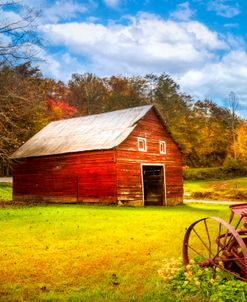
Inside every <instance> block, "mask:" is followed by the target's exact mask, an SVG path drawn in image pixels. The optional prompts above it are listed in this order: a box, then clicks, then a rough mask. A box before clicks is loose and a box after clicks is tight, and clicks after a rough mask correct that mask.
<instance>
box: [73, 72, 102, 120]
mask: <svg viewBox="0 0 247 302" xmlns="http://www.w3.org/2000/svg"><path fill="white" fill-rule="evenodd" d="M68 87H69V100H70V103H71V105H73V106H76V107H77V109H78V112H79V113H80V114H81V115H88V114H94V113H99V112H102V111H104V103H105V98H106V94H107V91H106V87H105V85H104V82H103V80H102V79H101V78H99V77H97V76H95V75H93V74H91V73H86V74H83V75H80V74H73V75H72V78H71V80H70V81H69V84H68Z"/></svg>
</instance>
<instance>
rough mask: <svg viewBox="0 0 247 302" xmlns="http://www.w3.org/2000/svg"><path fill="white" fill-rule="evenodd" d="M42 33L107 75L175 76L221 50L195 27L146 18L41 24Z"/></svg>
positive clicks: (220, 44)
mask: <svg viewBox="0 0 247 302" xmlns="http://www.w3.org/2000/svg"><path fill="white" fill-rule="evenodd" d="M43 31H44V33H45V36H46V38H47V39H49V41H50V43H53V44H55V45H63V46H65V47H67V48H69V49H70V51H71V52H72V53H74V54H76V55H79V56H80V55H82V56H87V57H88V58H90V59H91V66H101V65H102V64H103V65H104V68H103V69H101V70H102V71H103V72H104V73H107V74H108V73H111V72H115V73H119V72H122V73H125V72H126V71H127V72H128V73H133V72H136V71H139V72H141V73H145V72H150V71H153V72H160V71H161V70H163V71H164V70H165V71H167V72H170V73H181V72H184V71H186V70H187V69H188V68H189V67H190V66H191V64H192V65H193V66H197V67H199V66H201V65H202V64H203V63H204V62H205V60H208V59H210V58H211V57H212V56H214V54H213V53H212V52H211V50H216V49H225V48H226V47H227V45H226V44H225V42H224V41H223V40H222V39H221V38H220V37H219V36H218V35H217V33H215V32H212V31H210V30H209V29H208V28H207V27H206V26H204V25H203V24H201V23H199V22H196V21H190V22H179V23H178V22H174V21H169V20H167V21H165V20H162V19H160V18H158V17H157V16H154V15H149V14H148V15H147V14H140V15H138V16H137V17H135V18H132V19H131V21H130V22H129V24H127V25H119V24H112V23H110V24H108V25H102V24H94V23H86V22H84V23H78V22H74V23H66V24H50V25H46V26H44V27H43ZM119 66H121V67H122V69H119ZM98 70H100V68H99V69H98Z"/></svg>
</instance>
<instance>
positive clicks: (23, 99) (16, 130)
mask: <svg viewBox="0 0 247 302" xmlns="http://www.w3.org/2000/svg"><path fill="white" fill-rule="evenodd" d="M48 86H49V81H46V80H45V79H43V78H42V75H41V73H40V71H39V70H38V69H37V68H33V67H32V66H31V63H25V64H23V65H22V66H18V67H10V66H2V67H1V68H0V134H1V135H0V166H1V169H0V172H1V171H2V174H3V171H4V170H5V173H8V169H9V168H8V167H9V156H10V155H11V153H12V152H14V151H15V150H16V149H17V148H18V147H19V146H20V145H22V144H23V143H24V142H25V141H26V140H27V139H28V138H30V136H32V135H33V134H34V133H35V132H37V131H38V130H40V129H41V128H42V127H43V126H44V125H46V123H47V119H46V117H45V116H44V112H45V110H46V100H47V98H48V95H49V89H48Z"/></svg>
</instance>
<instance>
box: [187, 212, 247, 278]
mask: <svg viewBox="0 0 247 302" xmlns="http://www.w3.org/2000/svg"><path fill="white" fill-rule="evenodd" d="M246 244H247V234H246V232H243V231H239V232H238V231H236V230H235V229H234V228H233V227H232V226H231V225H230V224H229V223H227V222H225V221H224V220H223V219H221V218H218V217H207V218H203V219H200V220H198V221H196V222H194V223H192V224H191V225H190V227H189V228H188V229H187V231H186V234H185V237H184V242H183V261H184V265H185V266H187V265H188V264H189V263H190V260H191V259H193V260H196V262H197V263H198V265H199V266H201V267H213V268H217V267H218V268H220V269H221V270H222V271H224V272H225V273H226V275H227V273H230V274H232V275H234V276H235V277H236V278H238V279H241V280H244V281H247V247H246Z"/></svg>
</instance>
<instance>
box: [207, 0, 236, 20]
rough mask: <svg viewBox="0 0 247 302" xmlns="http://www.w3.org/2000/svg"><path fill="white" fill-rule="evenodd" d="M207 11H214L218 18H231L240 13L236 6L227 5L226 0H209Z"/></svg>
mask: <svg viewBox="0 0 247 302" xmlns="http://www.w3.org/2000/svg"><path fill="white" fill-rule="evenodd" d="M208 10H209V11H215V12H216V14H217V15H218V16H222V17H225V18H232V17H235V16H237V15H239V14H240V13H241V11H240V9H239V6H238V4H236V3H234V4H233V5H230V4H227V1H226V0H211V1H209V3H208Z"/></svg>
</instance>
